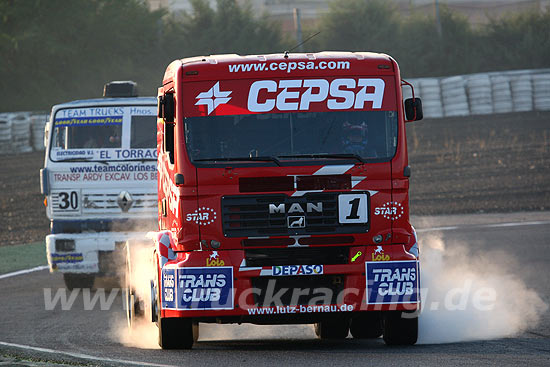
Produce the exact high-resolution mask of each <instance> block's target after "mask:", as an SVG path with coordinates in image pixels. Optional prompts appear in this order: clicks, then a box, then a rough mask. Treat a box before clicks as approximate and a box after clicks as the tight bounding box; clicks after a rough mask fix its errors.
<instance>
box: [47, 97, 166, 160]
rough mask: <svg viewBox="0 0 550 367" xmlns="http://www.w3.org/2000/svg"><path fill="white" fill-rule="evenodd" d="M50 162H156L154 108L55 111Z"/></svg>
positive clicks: (110, 107)
mask: <svg viewBox="0 0 550 367" xmlns="http://www.w3.org/2000/svg"><path fill="white" fill-rule="evenodd" d="M51 158H52V160H68V159H71V160H128V159H133V158H135V159H156V108H155V107H154V106H125V107H119V106H114V107H113V106H109V107H87V108H70V109H61V110H58V111H57V112H56V114H55V117H54V125H53V132H52V143H51Z"/></svg>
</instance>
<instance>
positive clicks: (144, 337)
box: [111, 242, 160, 349]
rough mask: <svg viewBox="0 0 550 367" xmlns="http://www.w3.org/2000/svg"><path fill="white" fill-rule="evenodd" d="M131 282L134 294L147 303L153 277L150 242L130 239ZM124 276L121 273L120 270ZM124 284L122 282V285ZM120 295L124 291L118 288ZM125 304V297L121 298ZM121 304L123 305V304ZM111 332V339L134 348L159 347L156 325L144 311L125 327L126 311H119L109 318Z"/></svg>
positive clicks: (146, 309)
mask: <svg viewBox="0 0 550 367" xmlns="http://www.w3.org/2000/svg"><path fill="white" fill-rule="evenodd" d="M130 249H131V255H130V258H131V274H130V276H131V283H132V285H133V287H134V288H135V291H136V294H137V296H138V297H139V298H140V299H141V300H142V301H143V306H144V307H145V306H147V305H150V302H151V285H150V280H151V279H153V274H154V273H153V271H154V270H153V269H154V267H153V264H152V261H153V259H152V242H150V243H148V242H141V243H140V242H132V243H131V246H130ZM121 277H122V279H124V274H121ZM123 286H124V285H123ZM122 296H123V298H124V297H125V291H124V290H123V292H122ZM123 303H124V304H125V303H126V301H125V300H123ZM125 307H127V306H126V305H125ZM148 312H150V309H149V308H145V313H148ZM111 325H112V327H111V336H112V338H113V340H116V341H118V342H119V343H121V344H123V345H125V346H128V347H135V348H142V349H159V348H160V347H159V344H158V329H157V326H156V324H155V323H153V322H152V321H151V318H150V316H148V315H145V316H144V317H142V318H136V319H135V320H134V322H133V324H132V328H131V329H130V328H129V327H128V322H127V319H126V315H123V314H119V315H117V316H115V318H114V320H113V321H112V322H111Z"/></svg>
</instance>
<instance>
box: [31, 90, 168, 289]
mask: <svg viewBox="0 0 550 367" xmlns="http://www.w3.org/2000/svg"><path fill="white" fill-rule="evenodd" d="M156 114H157V100H156V98H155V97H138V96H137V87H136V84H135V83H134V82H111V83H108V84H106V85H105V89H104V98H100V99H90V100H78V101H73V102H68V103H63V104H59V105H56V106H53V108H52V112H51V116H50V119H49V121H48V122H47V124H46V128H45V137H44V140H45V141H44V143H45V145H46V154H45V161H44V168H43V169H41V170H40V186H41V192H42V194H43V195H45V196H46V199H45V201H44V203H45V205H46V213H47V216H48V218H49V219H50V221H51V234H50V235H48V236H47V237H46V248H47V257H48V263H49V266H50V271H51V272H55V271H58V272H61V273H63V277H64V280H65V285H66V287H67V288H69V289H73V288H90V287H92V286H93V284H94V280H95V278H96V277H98V276H100V277H116V276H117V275H118V273H117V272H118V269H120V268H121V266H120V261H122V264H123V263H124V262H123V261H124V254H123V253H122V251H123V247H124V244H125V243H126V241H127V240H128V239H132V238H143V237H144V236H145V234H146V233H147V232H148V231H149V230H154V229H155V228H156V227H157V223H156V221H157V166H156V165H157V151H156V145H157V141H156V140H157V137H156ZM120 255H122V256H120Z"/></svg>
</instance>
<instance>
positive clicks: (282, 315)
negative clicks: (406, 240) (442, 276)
mask: <svg viewBox="0 0 550 367" xmlns="http://www.w3.org/2000/svg"><path fill="white" fill-rule="evenodd" d="M311 250H312V251H316V250H315V249H314V248H311ZM268 261H269V260H268ZM291 261H292V260H289V263H288V265H280V264H278V265H264V266H247V263H246V253H245V250H229V251H194V252H188V253H179V254H178V258H177V259H176V260H172V261H169V262H167V263H166V264H165V265H164V267H163V268H162V270H161V272H160V274H159V277H160V281H159V283H160V287H161V289H160V292H159V294H160V297H161V316H162V317H192V318H195V319H198V320H203V321H212V319H215V320H217V321H221V322H255V321H259V322H266V323H277V320H278V319H285V320H286V321H285V322H316V321H315V320H318V319H320V318H323V317H326V316H328V315H332V316H334V315H342V316H345V315H350V314H351V313H353V312H358V311H376V310H377V311H385V310H408V311H414V310H417V309H418V308H419V307H420V280H419V270H420V269H419V260H418V258H417V257H416V256H414V255H412V254H410V253H409V252H407V251H405V248H404V245H384V246H350V247H349V256H348V260H347V263H345V264H308V265H300V264H294V263H292V262H291Z"/></svg>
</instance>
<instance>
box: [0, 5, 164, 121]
mask: <svg viewBox="0 0 550 367" xmlns="http://www.w3.org/2000/svg"><path fill="white" fill-rule="evenodd" d="M0 13H1V14H2V16H1V18H0V52H1V54H2V61H1V62H2V64H1V69H0V90H2V91H3V93H2V94H3V96H4V98H3V99H2V100H1V101H0V110H3V111H13V110H22V109H32V110H38V109H48V108H49V107H50V106H51V105H52V104H55V103H60V102H64V101H67V100H72V99H76V98H88V97H98V96H100V95H101V90H102V86H103V84H104V83H105V82H106V81H109V80H113V79H118V80H120V79H134V80H136V81H137V82H138V83H139V84H140V85H141V88H140V89H141V90H142V94H154V93H155V88H154V87H155V86H156V85H158V83H159V82H160V79H161V78H160V77H159V76H160V75H161V73H162V69H163V66H162V67H161V66H160V65H159V66H156V64H157V63H158V59H159V57H160V56H159V54H158V53H157V52H156V50H157V49H158V37H157V35H158V28H159V25H160V23H159V22H160V19H161V17H162V14H163V12H161V11H157V12H150V11H149V9H148V8H147V6H146V4H145V3H144V2H143V1H140V0H71V1H63V0H48V1H45V0H26V1H12V0H0ZM151 69H156V70H155V72H156V73H155V74H154V73H153V72H152V71H151ZM153 81H154V82H153Z"/></svg>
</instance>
